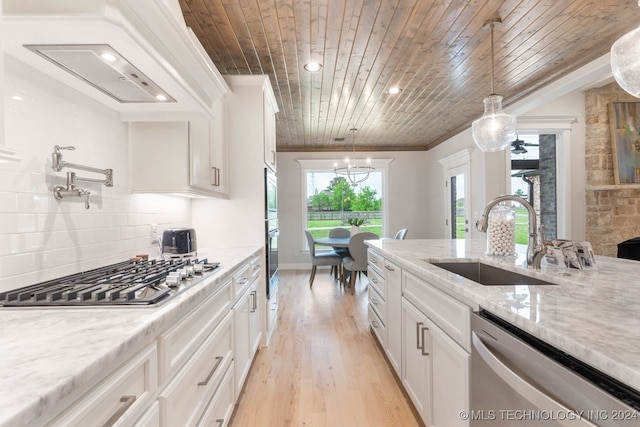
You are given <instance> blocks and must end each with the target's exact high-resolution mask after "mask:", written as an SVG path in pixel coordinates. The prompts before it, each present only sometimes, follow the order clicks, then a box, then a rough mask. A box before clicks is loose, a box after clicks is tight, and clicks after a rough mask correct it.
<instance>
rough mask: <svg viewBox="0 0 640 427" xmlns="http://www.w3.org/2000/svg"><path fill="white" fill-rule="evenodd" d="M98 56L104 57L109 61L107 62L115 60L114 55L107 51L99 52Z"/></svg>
mask: <svg viewBox="0 0 640 427" xmlns="http://www.w3.org/2000/svg"><path fill="white" fill-rule="evenodd" d="M100 57H101V58H102V59H104V60H105V61H109V62H113V61H115V60H116V57H115V55H113V54H112V53H109V52H105V53H102V54H100Z"/></svg>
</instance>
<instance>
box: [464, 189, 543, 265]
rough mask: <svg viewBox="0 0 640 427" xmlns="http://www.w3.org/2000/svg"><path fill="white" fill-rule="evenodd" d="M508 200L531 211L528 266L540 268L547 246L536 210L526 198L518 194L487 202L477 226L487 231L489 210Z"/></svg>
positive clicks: (480, 229) (479, 229) (484, 231)
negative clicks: (544, 243)
mask: <svg viewBox="0 0 640 427" xmlns="http://www.w3.org/2000/svg"><path fill="white" fill-rule="evenodd" d="M507 200H510V201H513V202H518V203H520V204H521V205H522V206H524V207H525V208H527V212H528V213H529V243H528V245H527V267H529V268H534V269H536V270H539V269H540V263H541V262H542V257H544V254H545V252H546V250H545V246H544V245H543V244H542V237H543V236H541V235H540V236H539V235H538V220H537V218H536V211H535V210H534V209H533V206H531V204H529V202H527V201H526V200H525V199H523V198H522V197H518V196H510V195H506V196H498V197H496V198H495V199H493V200H491V201H490V202H489V203H487V206H485V208H484V212H483V213H482V216H481V217H480V219H479V220H478V222H476V228H477V229H478V231H482V232H483V233H486V232H487V227H488V226H489V211H491V209H492V208H493V207H494V206H495V205H497V204H498V203H500V202H506V201H507ZM540 229H541V231H540V234H542V226H540Z"/></svg>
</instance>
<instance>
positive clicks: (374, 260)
mask: <svg viewBox="0 0 640 427" xmlns="http://www.w3.org/2000/svg"><path fill="white" fill-rule="evenodd" d="M369 262H370V263H371V264H377V263H378V260H377V259H373V258H372V259H370V260H369Z"/></svg>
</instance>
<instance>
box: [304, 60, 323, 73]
mask: <svg viewBox="0 0 640 427" xmlns="http://www.w3.org/2000/svg"><path fill="white" fill-rule="evenodd" d="M304 69H305V70H307V71H309V72H312V73H314V72H316V71H320V70H321V69H322V64H318V63H317V62H309V63H308V64H305V65H304Z"/></svg>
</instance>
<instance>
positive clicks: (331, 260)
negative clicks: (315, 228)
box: [304, 230, 342, 287]
mask: <svg viewBox="0 0 640 427" xmlns="http://www.w3.org/2000/svg"><path fill="white" fill-rule="evenodd" d="M304 234H305V235H306V236H307V243H308V244H309V254H310V255H311V277H310V278H309V287H312V286H313V279H315V277H316V270H317V269H318V266H327V265H328V266H331V268H332V269H333V267H336V268H337V269H338V270H340V268H339V266H340V263H341V262H342V258H341V257H340V255H338V254H336V253H334V252H333V251H332V252H329V253H320V254H316V243H315V241H314V240H313V236H312V235H311V233H309V230H304Z"/></svg>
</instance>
